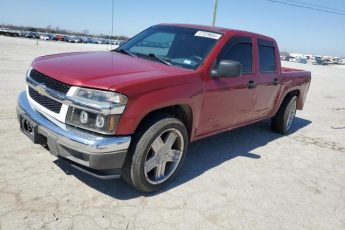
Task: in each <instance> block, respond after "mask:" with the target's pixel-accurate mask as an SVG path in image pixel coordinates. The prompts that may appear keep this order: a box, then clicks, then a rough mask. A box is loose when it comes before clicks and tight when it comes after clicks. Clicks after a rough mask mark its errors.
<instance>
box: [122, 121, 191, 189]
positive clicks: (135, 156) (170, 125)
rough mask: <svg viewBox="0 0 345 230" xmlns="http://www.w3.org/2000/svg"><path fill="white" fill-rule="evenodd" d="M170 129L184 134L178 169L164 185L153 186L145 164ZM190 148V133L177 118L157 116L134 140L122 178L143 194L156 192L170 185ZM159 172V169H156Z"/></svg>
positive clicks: (139, 130) (142, 128)
mask: <svg viewBox="0 0 345 230" xmlns="http://www.w3.org/2000/svg"><path fill="white" fill-rule="evenodd" d="M169 129H175V130H178V131H179V132H180V133H181V134H182V137H183V138H182V139H183V143H184V145H183V146H184V148H183V150H182V151H181V152H182V155H181V157H180V160H179V163H178V164H177V168H176V169H175V171H174V172H173V174H172V175H171V176H170V177H169V178H167V179H166V180H165V181H163V182H162V183H157V184H152V183H150V181H149V180H148V179H147V177H146V174H145V170H144V164H145V161H146V158H147V156H148V154H149V153H148V152H149V151H150V148H151V145H152V143H153V142H154V141H155V140H156V138H157V137H158V136H160V135H161V134H162V133H164V132H165V131H167V130H169ZM187 147H188V132H187V129H186V127H185V125H184V124H183V123H182V122H181V121H180V120H178V119H177V118H175V117H173V116H171V115H168V114H157V115H155V116H153V117H151V119H150V120H147V121H146V122H145V123H144V124H142V125H141V126H140V127H139V129H138V130H137V132H136V134H135V135H134V137H133V139H132V143H131V146H130V148H129V152H128V155H127V158H126V160H125V163H124V165H123V168H122V178H123V179H124V180H125V181H126V182H127V183H128V184H130V185H131V186H133V187H134V188H135V189H137V190H139V191H141V192H154V191H157V190H159V189H161V188H163V187H164V186H165V185H166V184H168V183H169V182H170V181H171V180H172V179H173V177H174V176H175V175H176V174H177V172H178V171H179V169H180V167H181V165H182V164H183V161H184V158H185V155H186V151H187ZM154 170H157V169H154Z"/></svg>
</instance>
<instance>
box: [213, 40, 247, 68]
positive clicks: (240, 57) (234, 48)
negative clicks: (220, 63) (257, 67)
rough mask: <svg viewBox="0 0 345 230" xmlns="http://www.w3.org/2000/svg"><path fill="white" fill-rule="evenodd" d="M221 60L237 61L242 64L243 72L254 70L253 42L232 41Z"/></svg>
mask: <svg viewBox="0 0 345 230" xmlns="http://www.w3.org/2000/svg"><path fill="white" fill-rule="evenodd" d="M219 60H231V61H237V62H239V63H241V65H242V73H251V72H252V43H249V42H240V41H238V42H237V41H234V42H233V41H231V42H230V44H229V47H228V48H227V49H226V50H225V52H224V53H222V54H221V56H220V59H219Z"/></svg>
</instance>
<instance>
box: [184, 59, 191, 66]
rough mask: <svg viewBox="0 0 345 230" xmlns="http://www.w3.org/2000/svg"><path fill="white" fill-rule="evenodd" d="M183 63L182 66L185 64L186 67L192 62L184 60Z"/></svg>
mask: <svg viewBox="0 0 345 230" xmlns="http://www.w3.org/2000/svg"><path fill="white" fill-rule="evenodd" d="M183 63H184V64H187V65H190V64H192V61H191V60H188V59H185V60H184V61H183Z"/></svg>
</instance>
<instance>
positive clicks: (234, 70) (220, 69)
mask: <svg viewBox="0 0 345 230" xmlns="http://www.w3.org/2000/svg"><path fill="white" fill-rule="evenodd" d="M241 72H242V65H241V63H239V62H237V61H230V60H222V61H220V62H219V63H218V66H217V67H216V68H215V69H214V70H212V72H211V75H212V77H239V76H240V75H241Z"/></svg>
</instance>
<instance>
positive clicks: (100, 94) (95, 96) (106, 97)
mask: <svg viewBox="0 0 345 230" xmlns="http://www.w3.org/2000/svg"><path fill="white" fill-rule="evenodd" d="M73 97H74V98H78V99H80V100H86V101H89V102H91V103H92V102H96V103H106V104H109V105H126V104H127V97H126V96H125V95H122V94H118V93H115V92H110V91H102V90H95V89H86V88H77V90H76V92H75V93H74V96H73Z"/></svg>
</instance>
